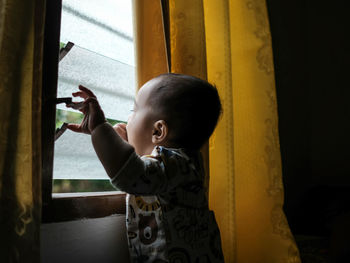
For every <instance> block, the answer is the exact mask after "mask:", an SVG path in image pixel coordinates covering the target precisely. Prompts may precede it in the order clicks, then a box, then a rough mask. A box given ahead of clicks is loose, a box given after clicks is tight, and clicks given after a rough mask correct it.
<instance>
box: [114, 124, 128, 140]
mask: <svg viewBox="0 0 350 263" xmlns="http://www.w3.org/2000/svg"><path fill="white" fill-rule="evenodd" d="M113 128H114V130H115V131H116V133H117V134H118V135H119V136H120V137H121V138H122V139H123V140H125V141H128V134H127V131H126V124H125V123H117V124H116V125H114V126H113Z"/></svg>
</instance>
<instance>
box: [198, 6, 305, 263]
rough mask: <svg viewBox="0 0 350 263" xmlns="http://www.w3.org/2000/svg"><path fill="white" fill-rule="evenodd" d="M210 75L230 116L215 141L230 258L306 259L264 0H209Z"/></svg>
mask: <svg viewBox="0 0 350 263" xmlns="http://www.w3.org/2000/svg"><path fill="white" fill-rule="evenodd" d="M203 2H204V10H205V12H204V13H205V29H206V45H207V65H208V79H209V81H211V82H213V83H215V84H216V85H217V87H218V89H219V92H220V95H221V97H222V100H223V105H224V114H223V118H222V120H221V121H220V123H219V126H218V127H217V129H216V131H215V133H214V135H213V136H212V138H211V141H210V175H211V181H210V188H209V189H210V206H211V207H212V208H213V209H214V210H215V212H216V215H217V219H218V221H219V225H220V229H221V233H222V240H223V246H224V254H225V259H226V262H249V263H254V262H269V263H273V262H300V259H299V253H298V249H297V247H296V244H295V242H294V239H293V236H292V234H291V232H290V229H289V226H288V223H287V220H286V218H285V215H284V213H283V210H282V206H283V186H282V173H281V159H280V149H279V137H278V130H277V129H278V123H277V122H278V117H277V103H276V95H275V86H274V85H275V82H274V69H273V60H272V48H271V37H270V30H269V23H268V17H267V11H266V3H265V1H263V0H231V1H229V0H204V1H203Z"/></svg>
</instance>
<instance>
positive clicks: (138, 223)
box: [68, 74, 224, 262]
mask: <svg viewBox="0 0 350 263" xmlns="http://www.w3.org/2000/svg"><path fill="white" fill-rule="evenodd" d="M79 89H80V91H78V92H76V93H73V96H79V97H82V98H84V105H85V106H84V108H83V109H82V112H83V113H84V115H85V116H84V119H83V121H82V123H81V124H69V125H68V128H69V129H71V130H73V131H76V132H84V133H88V134H91V138H92V143H93V146H94V148H95V151H96V153H97V156H98V157H99V159H100V161H101V162H102V164H103V166H104V168H105V170H106V172H107V174H108V175H109V177H110V178H111V182H112V184H113V185H115V186H116V187H117V188H118V189H120V190H122V191H125V192H126V193H127V197H126V227H127V232H128V242H129V251H130V257H131V260H132V262H224V259H223V255H222V250H221V240H220V232H219V229H218V226H217V224H216V221H215V217H214V214H213V212H212V211H210V210H209V208H208V201H207V198H206V195H205V189H204V187H203V181H204V170H203V163H202V159H201V155H200V152H199V149H200V148H201V146H202V145H203V144H204V143H205V142H206V141H207V140H208V139H209V137H210V135H211V134H212V133H213V131H214V129H215V127H216V124H217V121H218V118H219V116H220V114H221V103H220V99H219V95H218V92H217V90H216V88H215V87H213V86H212V85H210V84H209V83H208V82H206V81H204V80H201V79H198V78H196V77H192V76H187V75H180V74H163V75H160V76H158V77H156V78H154V79H151V80H150V81H148V82H147V83H146V84H145V85H144V86H142V88H141V89H140V90H139V92H138V94H137V97H136V100H135V104H134V110H133V113H132V115H131V116H130V118H129V120H128V123H127V125H123V124H118V125H116V126H115V127H114V128H113V127H112V126H111V125H110V124H108V123H107V122H106V119H105V117H104V114H103V111H102V110H101V108H100V106H99V104H98V101H97V99H96V97H95V95H94V94H93V93H92V92H91V91H90V90H89V89H87V88H85V87H82V86H80V87H79Z"/></svg>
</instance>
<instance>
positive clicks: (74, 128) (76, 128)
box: [67, 123, 83, 132]
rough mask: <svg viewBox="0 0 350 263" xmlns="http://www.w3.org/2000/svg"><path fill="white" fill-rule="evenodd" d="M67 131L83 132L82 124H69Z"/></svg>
mask: <svg viewBox="0 0 350 263" xmlns="http://www.w3.org/2000/svg"><path fill="white" fill-rule="evenodd" d="M67 129H70V130H71V131H74V132H83V131H82V128H81V125H80V124H74V123H68V125H67Z"/></svg>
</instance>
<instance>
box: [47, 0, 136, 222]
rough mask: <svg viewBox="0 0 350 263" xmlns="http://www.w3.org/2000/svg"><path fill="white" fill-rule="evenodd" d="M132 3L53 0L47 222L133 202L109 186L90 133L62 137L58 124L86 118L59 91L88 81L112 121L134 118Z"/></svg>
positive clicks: (111, 210)
mask: <svg viewBox="0 0 350 263" xmlns="http://www.w3.org/2000/svg"><path fill="white" fill-rule="evenodd" d="M131 10H132V8H131V0H119V1H117V0H103V1H102V0H91V1H84V0H74V1H73V0H69V1H68V0H63V1H62V2H60V1H49V2H48V3H47V13H46V24H45V42H44V65H43V68H44V70H43V87H44V88H43V113H45V114H43V118H42V126H43V129H42V141H43V149H42V153H43V221H44V222H49V221H60V220H69V219H74V218H79V217H98V216H104V215H108V214H111V213H115V212H123V210H124V209H125V208H124V195H121V194H120V192H119V194H116V193H118V192H109V191H115V189H114V188H113V187H112V186H111V185H110V183H109V178H108V176H107V175H106V173H105V171H104V169H103V167H102V165H101V164H100V162H99V161H98V159H97V156H96V154H95V152H94V150H93V148H92V145H91V140H90V137H89V136H87V135H85V134H77V133H73V132H71V131H66V132H64V133H63V134H62V135H61V136H60V137H59V138H58V139H57V140H56V143H55V144H54V137H55V129H57V128H58V129H59V128H60V127H61V125H62V123H63V122H79V121H80V119H81V118H82V114H81V113H79V112H77V111H74V110H69V109H67V108H66V107H65V106H64V104H62V105H61V104H58V105H57V108H56V103H55V99H56V97H57V98H59V97H71V93H72V92H74V91H76V90H77V88H78V85H79V84H82V85H84V86H86V87H89V88H91V89H92V90H93V92H94V93H95V94H96V95H97V97H98V99H99V102H100V104H101V106H102V108H103V110H104V112H105V115H106V117H107V119H108V121H110V122H111V123H112V124H115V123H117V122H120V121H121V122H125V121H126V120H127V117H128V115H129V111H130V109H131V108H132V104H133V99H134V98H133V97H134V94H135V88H134V55H133V52H134V48H133V37H132V15H131ZM61 11H62V12H61ZM60 20H61V21H60ZM59 35H60V38H59ZM68 43H69V44H68ZM72 43H74V44H72ZM67 44H68V45H67ZM59 48H61V50H63V52H61V54H60V59H58V56H56V54H57V53H58V50H59ZM73 100H75V99H73ZM77 100H78V99H77ZM53 149H54V150H53ZM101 191H107V192H101ZM67 192H69V194H67ZM72 192H89V193H72ZM91 192H93V193H91ZM52 193H53V194H52Z"/></svg>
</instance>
